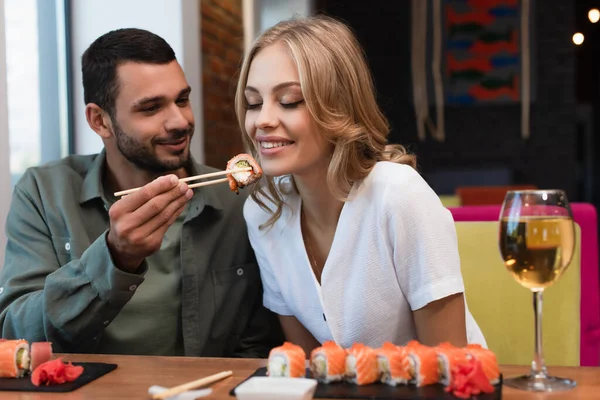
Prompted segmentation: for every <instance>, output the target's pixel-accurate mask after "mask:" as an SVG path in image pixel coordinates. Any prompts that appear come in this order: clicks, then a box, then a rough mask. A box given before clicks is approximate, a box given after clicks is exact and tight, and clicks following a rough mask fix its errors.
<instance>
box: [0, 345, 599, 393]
mask: <svg viewBox="0 0 600 400" xmlns="http://www.w3.org/2000/svg"><path fill="white" fill-rule="evenodd" d="M66 357H67V359H68V360H70V361H81V362H105V363H113V364H118V367H117V369H116V370H114V371H112V372H110V373H109V374H107V375H105V376H103V377H101V378H99V379H97V380H95V381H93V382H91V383H89V384H87V385H85V386H83V387H81V388H80V389H78V390H76V391H73V392H69V393H39V392H8V391H0V398H1V399H2V400H58V399H60V400H82V399H115V400H119V399H149V398H150V397H149V396H148V395H147V393H148V388H149V387H150V386H152V385H159V386H164V387H172V386H176V385H179V384H182V383H185V382H189V381H192V380H196V379H199V378H202V377H204V376H207V375H211V374H214V373H217V372H220V371H224V370H232V371H233V376H232V377H230V378H227V379H225V380H223V381H221V382H218V383H215V384H213V385H212V386H211V387H212V389H213V393H212V395H210V396H207V397H203V399H207V400H226V399H228V400H234V399H235V398H234V397H231V396H229V391H230V390H231V389H232V388H233V387H234V386H235V385H237V384H238V383H240V382H241V381H242V380H244V379H245V378H246V377H248V376H249V375H251V374H252V373H253V372H254V371H255V370H256V369H257V368H259V367H263V366H265V364H266V360H258V359H230V358H229V359H225V358H186V357H142V356H110V355H76V354H69V355H67V356H66ZM527 369H528V368H527V367H513V366H502V367H501V371H502V373H503V374H504V376H513V375H517V374H522V373H525V372H526V371H527ZM550 373H551V374H554V375H559V376H563V377H569V378H572V379H575V380H576V381H577V387H576V388H575V389H573V390H571V391H568V392H561V393H531V392H524V391H520V390H515V389H511V388H509V387H506V386H504V387H503V389H502V392H503V399H508V400H511V399H525V400H527V399H564V398H568V399H598V398H600V367H594V368H591V367H587V368H586V367H581V368H572V367H551V368H550Z"/></svg>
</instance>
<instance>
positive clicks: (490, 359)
mask: <svg viewBox="0 0 600 400" xmlns="http://www.w3.org/2000/svg"><path fill="white" fill-rule="evenodd" d="M465 351H466V352H467V354H468V355H467V357H469V358H474V359H476V360H479V362H480V363H481V367H482V369H483V373H484V374H485V376H486V377H487V378H488V380H489V381H490V383H491V384H492V385H495V384H497V383H498V382H500V368H499V367H498V360H497V358H496V355H495V354H494V352H493V351H491V350H489V349H486V348H484V347H482V346H481V345H479V344H468V345H467V347H466V348H465Z"/></svg>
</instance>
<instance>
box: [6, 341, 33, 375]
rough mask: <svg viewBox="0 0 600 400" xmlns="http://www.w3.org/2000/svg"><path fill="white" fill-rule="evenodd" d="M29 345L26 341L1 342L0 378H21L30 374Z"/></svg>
mask: <svg viewBox="0 0 600 400" xmlns="http://www.w3.org/2000/svg"><path fill="white" fill-rule="evenodd" d="M29 365H30V359H29V343H27V341H26V340H22V339H19V340H4V341H2V342H0V378H21V377H23V375H25V374H26V373H27V372H29Z"/></svg>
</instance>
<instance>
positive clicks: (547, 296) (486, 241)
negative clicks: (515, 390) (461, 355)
mask: <svg viewBox="0 0 600 400" xmlns="http://www.w3.org/2000/svg"><path fill="white" fill-rule="evenodd" d="M571 208H572V210H573V219H574V221H575V226H576V251H575V254H574V257H573V260H572V261H571V264H570V265H569V267H568V269H567V270H566V272H565V273H564V275H563V276H562V277H561V278H560V279H559V280H558V281H557V282H556V283H555V284H553V285H552V286H550V287H549V288H548V289H547V290H545V292H544V305H543V334H544V338H543V340H544V351H545V358H546V362H547V363H548V365H564V366H579V365H581V366H598V365H600V290H599V278H598V236H597V217H596V210H595V208H594V207H593V206H592V205H591V204H587V203H572V204H571ZM450 211H451V212H452V214H453V216H454V220H455V223H456V230H457V235H458V245H459V253H460V257H461V268H462V272H463V278H464V281H465V290H466V297H467V302H468V306H469V309H470V311H471V312H472V314H473V316H474V318H475V319H476V320H477V322H478V324H479V325H480V327H481V329H482V331H483V333H484V335H485V337H486V340H487V342H488V346H489V347H490V348H491V349H492V350H494V351H495V352H496V353H497V354H498V357H499V361H500V362H501V363H503V364H529V363H530V362H531V360H532V357H533V346H534V336H533V335H534V319H533V306H532V301H533V299H532V294H531V291H529V290H528V289H526V288H524V287H522V286H521V285H519V284H518V283H517V281H515V280H514V279H513V277H512V276H511V275H510V273H509V272H508V271H507V270H506V268H505V266H504V263H503V262H502V259H501V256H500V251H499V246H498V215H499V213H500V206H483V207H456V208H450Z"/></svg>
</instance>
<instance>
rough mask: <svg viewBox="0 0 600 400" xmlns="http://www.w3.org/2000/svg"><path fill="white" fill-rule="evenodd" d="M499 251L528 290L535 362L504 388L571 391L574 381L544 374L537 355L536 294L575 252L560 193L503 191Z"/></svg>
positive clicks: (570, 222) (567, 212)
mask: <svg viewBox="0 0 600 400" xmlns="http://www.w3.org/2000/svg"><path fill="white" fill-rule="evenodd" d="M499 243H500V253H501V254H502V259H503V260H504V264H505V265H506V268H507V269H508V271H509V272H510V273H511V274H512V276H513V277H514V278H515V280H516V281H517V282H519V283H520V284H521V285H523V286H524V287H526V288H528V289H530V290H531V291H532V292H533V311H534V316H535V358H534V360H533V361H532V363H531V372H530V373H529V374H526V375H522V376H518V377H514V378H508V379H505V380H504V384H506V385H507V386H510V387H514V388H517V389H523V390H531V391H542V392H553V391H559V390H567V389H571V388H573V387H575V384H576V383H575V381H574V380H571V379H566V378H559V377H555V376H549V375H548V372H547V370H546V364H545V362H544V355H543V351H542V348H543V346H542V294H543V293H544V289H546V288H547V287H548V286H550V285H552V284H553V283H554V282H555V281H556V280H558V279H559V278H560V277H561V276H562V274H563V273H564V272H565V270H566V269H567V267H568V266H569V264H570V263H571V259H572V258H573V252H574V251H575V250H574V249H575V227H574V225H573V216H572V214H571V207H570V206H569V201H568V200H567V196H566V195H565V193H564V192H563V191H562V190H518V191H509V192H507V193H506V196H505V198H504V203H503V204H502V211H501V212H500V236H499Z"/></svg>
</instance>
